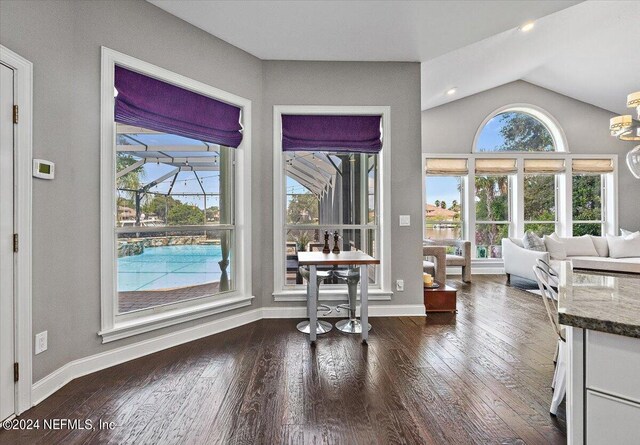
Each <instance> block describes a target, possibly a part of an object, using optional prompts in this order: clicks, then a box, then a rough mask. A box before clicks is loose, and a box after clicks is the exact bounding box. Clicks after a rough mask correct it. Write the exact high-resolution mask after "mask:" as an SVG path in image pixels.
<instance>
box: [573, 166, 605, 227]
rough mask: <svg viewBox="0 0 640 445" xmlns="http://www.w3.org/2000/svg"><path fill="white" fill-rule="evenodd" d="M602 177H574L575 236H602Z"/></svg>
mask: <svg viewBox="0 0 640 445" xmlns="http://www.w3.org/2000/svg"><path fill="white" fill-rule="evenodd" d="M602 183H603V182H602V175H596V174H578V175H573V184H572V187H573V188H572V189H573V199H572V203H573V204H572V206H573V236H581V235H594V236H600V235H602V233H603V231H602V226H603V223H604V221H603V215H604V212H603V211H602V208H603V198H602V197H603V193H602Z"/></svg>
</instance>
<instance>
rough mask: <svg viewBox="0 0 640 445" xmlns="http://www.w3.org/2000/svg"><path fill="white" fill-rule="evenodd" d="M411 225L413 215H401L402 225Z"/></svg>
mask: <svg viewBox="0 0 640 445" xmlns="http://www.w3.org/2000/svg"><path fill="white" fill-rule="evenodd" d="M410 225H411V215H400V226H402V227H405V226H410Z"/></svg>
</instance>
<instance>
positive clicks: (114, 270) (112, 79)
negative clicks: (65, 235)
mask: <svg viewBox="0 0 640 445" xmlns="http://www.w3.org/2000/svg"><path fill="white" fill-rule="evenodd" d="M101 92H102V100H101V135H102V136H101V179H100V181H101V204H100V205H101V276H102V279H101V288H102V291H101V331H100V335H101V336H102V340H103V342H110V341H114V340H118V339H121V338H125V337H129V336H132V335H137V334H140V333H143V332H147V331H150V330H154V329H159V328H162V327H166V326H170V325H174V324H177V323H182V322H185V321H189V320H193V319H195V318H199V317H204V316H207V315H211V314H215V313H219V312H222V311H226V310H231V309H236V308H240V307H243V306H247V305H249V304H251V300H252V298H253V297H252V296H251V250H250V245H251V244H250V241H251V227H250V216H251V206H250V187H251V177H250V167H251V163H250V158H249V153H250V137H248V135H250V134H251V122H250V116H251V102H250V101H248V100H247V99H244V98H241V97H239V96H235V95H232V94H230V93H227V92H225V91H221V90H218V89H216V88H213V87H211V86H209V85H206V84H203V83H200V82H196V81H194V80H192V79H189V78H186V77H184V76H180V75H178V74H175V73H172V72H170V71H167V70H164V69H162V68H159V67H157V66H154V65H151V64H148V63H146V62H143V61H140V60H138V59H134V58H132V57H129V56H126V55H124V54H121V53H118V52H116V51H112V50H110V49H107V48H102V82H101Z"/></svg>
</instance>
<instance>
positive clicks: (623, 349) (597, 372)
mask: <svg viewBox="0 0 640 445" xmlns="http://www.w3.org/2000/svg"><path fill="white" fill-rule="evenodd" d="M586 360H587V365H586V370H587V371H586V379H587V389H594V390H596V391H598V392H603V393H606V394H611V395H612V396H616V397H620V398H623V399H627V400H631V401H633V402H636V403H640V339H638V338H634V337H624V336H622V335H614V334H607V333H605V332H598V331H591V330H589V331H587V350H586Z"/></svg>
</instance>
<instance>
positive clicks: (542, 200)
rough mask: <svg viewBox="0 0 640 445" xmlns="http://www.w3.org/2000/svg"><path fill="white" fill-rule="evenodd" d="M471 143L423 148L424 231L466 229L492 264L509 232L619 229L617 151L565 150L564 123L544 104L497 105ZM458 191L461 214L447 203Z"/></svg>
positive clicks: (445, 234)
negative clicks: (467, 147) (437, 151)
mask: <svg viewBox="0 0 640 445" xmlns="http://www.w3.org/2000/svg"><path fill="white" fill-rule="evenodd" d="M473 151H474V153H471V154H468V153H461V154H459V155H452V154H447V155H440V157H437V155H431V154H430V155H425V159H424V161H425V164H424V165H425V169H424V173H425V177H424V201H425V202H424V206H425V208H424V214H425V220H424V222H425V228H424V237H425V238H433V239H438V238H449V237H456V235H457V236H460V237H461V238H463V239H467V240H469V241H470V242H471V251H472V255H473V257H474V264H476V265H480V264H482V263H484V264H485V265H486V266H481V267H494V265H495V263H496V262H495V261H491V260H492V259H499V258H501V257H502V240H503V239H504V238H505V237H509V236H512V237H517V238H521V237H523V236H524V234H525V233H526V232H527V231H531V232H534V233H536V234H537V235H539V236H543V235H549V234H551V233H553V232H557V233H559V234H560V235H561V236H571V235H574V236H581V235H584V234H592V235H600V236H602V235H604V234H606V233H615V231H616V229H617V227H616V224H617V215H616V213H615V212H616V205H615V204H616V198H617V197H616V193H615V191H616V183H617V171H616V168H617V163H616V156H602V155H598V156H594V155H571V154H569V153H567V150H566V142H565V138H564V135H563V133H562V130H561V129H560V127H559V126H558V125H557V123H556V122H555V120H554V119H553V118H552V117H551V116H549V115H548V114H546V113H545V112H544V111H542V110H540V109H538V108H537V107H534V106H530V105H526V106H525V105H509V106H506V107H502V108H500V109H499V110H496V111H495V112H494V113H492V114H491V115H489V116H488V117H487V119H485V121H484V122H483V124H482V125H481V126H480V128H479V129H478V132H477V134H476V139H475V141H474V147H473ZM465 185H466V186H465ZM465 188H466V190H465ZM454 199H455V200H456V204H458V203H459V204H461V205H460V209H459V211H458V213H457V215H459V216H457V215H453V214H449V213H448V212H444V211H443V210H449V209H450V208H451V204H452V203H453V200H454ZM442 201H444V202H445V204H444V206H443V204H442ZM443 207H444V209H443ZM454 209H455V208H454ZM456 210H457V209H456ZM449 216H451V218H449ZM458 234H459V235H458Z"/></svg>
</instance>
